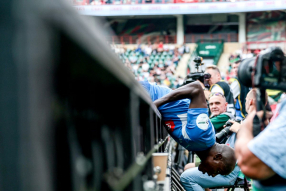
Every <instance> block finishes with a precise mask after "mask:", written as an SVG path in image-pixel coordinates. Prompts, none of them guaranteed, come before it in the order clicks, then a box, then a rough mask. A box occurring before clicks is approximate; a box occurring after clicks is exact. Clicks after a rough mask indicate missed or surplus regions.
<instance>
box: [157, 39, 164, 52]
mask: <svg viewBox="0 0 286 191" xmlns="http://www.w3.org/2000/svg"><path fill="white" fill-rule="evenodd" d="M163 47H164V44H163V42H162V41H160V43H159V44H158V48H157V51H158V52H163V51H164V49H163Z"/></svg>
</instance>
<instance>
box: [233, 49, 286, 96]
mask: <svg viewBox="0 0 286 191" xmlns="http://www.w3.org/2000/svg"><path fill="white" fill-rule="evenodd" d="M238 79H239V80H240V82H241V83H242V84H243V85H245V86H247V87H258V88H260V89H276V90H282V91H286V58H285V56H284V53H283V51H282V50H281V48H279V47H272V48H269V49H267V50H265V51H262V53H260V54H259V55H258V56H257V57H255V58H248V59H245V60H242V62H241V64H240V65H239V67H238Z"/></svg>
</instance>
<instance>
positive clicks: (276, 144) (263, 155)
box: [248, 102, 286, 178]
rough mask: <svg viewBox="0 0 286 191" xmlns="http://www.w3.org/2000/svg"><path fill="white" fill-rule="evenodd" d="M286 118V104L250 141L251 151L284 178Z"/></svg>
mask: <svg viewBox="0 0 286 191" xmlns="http://www.w3.org/2000/svg"><path fill="white" fill-rule="evenodd" d="M285 103H286V102H285ZM285 120H286V104H284V107H283V108H282V107H281V110H280V114H279V116H278V117H277V118H276V119H275V120H274V121H273V122H271V123H270V124H269V125H268V126H267V128H266V129H265V130H264V131H263V132H261V133H260V134H259V135H258V136H257V137H255V138H254V139H253V140H251V141H250V142H249V143H248V148H249V149H250V151H251V152H252V153H253V154H254V155H255V156H256V157H258V158H259V159H260V160H261V161H263V162H264V163H265V164H266V165H267V166H269V167H270V168H271V169H272V170H273V171H274V172H276V173H277V174H278V175H280V176H281V177H283V178H286V163H285V161H286V152H285V151H286V124H285Z"/></svg>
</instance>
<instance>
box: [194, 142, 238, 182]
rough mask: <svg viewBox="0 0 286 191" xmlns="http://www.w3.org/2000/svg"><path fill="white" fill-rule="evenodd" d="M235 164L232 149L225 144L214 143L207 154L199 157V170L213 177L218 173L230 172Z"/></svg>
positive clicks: (225, 173) (226, 173)
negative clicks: (201, 157)
mask: <svg viewBox="0 0 286 191" xmlns="http://www.w3.org/2000/svg"><path fill="white" fill-rule="evenodd" d="M235 164H236V158H235V155H234V150H233V149H232V148H231V147H229V146H227V145H225V144H215V145H214V146H213V147H212V148H211V150H210V152H209V155H208V156H206V157H205V158H203V159H201V164H200V165H199V170H200V171H202V172H203V173H207V174H208V175H209V176H212V177H215V176H216V175H218V174H221V175H228V174H230V173H231V172H232V171H233V169H234V167H235Z"/></svg>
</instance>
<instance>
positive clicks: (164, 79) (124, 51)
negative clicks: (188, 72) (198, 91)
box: [111, 42, 190, 89]
mask: <svg viewBox="0 0 286 191" xmlns="http://www.w3.org/2000/svg"><path fill="white" fill-rule="evenodd" d="M111 48H112V49H113V50H114V51H115V53H116V54H117V55H118V56H119V58H120V59H121V60H122V62H123V63H124V64H125V66H127V67H128V68H129V69H130V70H131V71H132V73H133V74H134V76H135V79H136V80H138V81H144V80H147V81H149V82H156V83H157V84H158V85H164V86H167V87H170V88H172V89H174V88H177V87H179V86H180V85H182V83H183V77H181V76H175V71H176V69H177V66H178V64H179V61H180V59H181V57H182V56H183V54H184V53H189V52H190V49H189V47H188V46H186V45H182V46H180V47H176V46H175V45H172V44H163V42H160V43H154V44H151V43H148V44H146V45H142V44H139V45H138V46H137V47H136V48H133V49H130V48H126V47H125V46H124V45H115V44H113V45H111Z"/></svg>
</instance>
